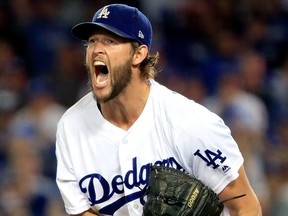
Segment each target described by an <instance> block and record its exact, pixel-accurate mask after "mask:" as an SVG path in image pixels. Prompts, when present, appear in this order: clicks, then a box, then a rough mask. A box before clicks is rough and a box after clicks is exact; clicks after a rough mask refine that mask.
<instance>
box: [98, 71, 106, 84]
mask: <svg viewBox="0 0 288 216" xmlns="http://www.w3.org/2000/svg"><path fill="white" fill-rule="evenodd" d="M107 81H108V74H103V73H100V74H98V76H97V78H96V83H97V84H98V85H100V86H104V85H106V83H107Z"/></svg>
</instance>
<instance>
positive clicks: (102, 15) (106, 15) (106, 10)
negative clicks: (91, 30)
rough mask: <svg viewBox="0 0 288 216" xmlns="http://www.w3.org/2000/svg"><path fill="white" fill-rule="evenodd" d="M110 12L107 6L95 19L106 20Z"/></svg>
mask: <svg viewBox="0 0 288 216" xmlns="http://www.w3.org/2000/svg"><path fill="white" fill-rule="evenodd" d="M109 14H110V11H109V10H108V6H105V7H104V8H103V9H102V11H101V12H100V13H99V14H98V16H97V19H99V18H104V19H107V18H108V15H109Z"/></svg>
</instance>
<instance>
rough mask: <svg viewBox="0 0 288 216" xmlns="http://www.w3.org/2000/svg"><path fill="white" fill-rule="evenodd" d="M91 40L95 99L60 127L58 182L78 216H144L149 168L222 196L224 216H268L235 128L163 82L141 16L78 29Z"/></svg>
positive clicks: (117, 12)
mask: <svg viewBox="0 0 288 216" xmlns="http://www.w3.org/2000/svg"><path fill="white" fill-rule="evenodd" d="M72 33H73V35H74V36H75V37H76V38H78V39H81V40H84V41H86V45H87V47H86V66H87V70H88V74H89V81H90V86H91V92H90V93H88V94H87V95H85V96H84V97H83V98H82V99H80V100H79V101H78V102H77V103H76V104H75V105H74V106H72V107H71V108H70V109H69V110H67V112H66V113H65V114H64V115H63V117H62V118H61V120H60V121H59V124H58V129H57V141H56V155H57V160H58V163H57V184H58V187H59V189H60V192H61V195H62V198H63V200H64V203H65V209H66V211H67V213H68V214H69V215H83V216H89V215H115V216H127V215H131V216H137V215H139V216H140V215H142V213H143V205H144V203H145V190H144V188H145V186H146V185H147V182H148V177H149V167H150V165H151V164H153V165H164V166H167V167H173V168H176V169H178V170H185V171H186V172H188V173H189V174H190V175H191V176H194V177H196V178H197V179H200V180H201V181H203V182H204V183H205V184H206V185H208V186H209V187H210V188H212V189H213V191H215V193H217V194H219V196H220V199H223V200H224V199H226V198H229V197H233V196H237V195H239V194H243V193H245V194H246V196H245V197H243V198H241V199H235V200H232V201H230V202H227V204H226V203H225V208H224V211H223V213H222V215H225V216H226V215H245V216H247V215H261V208H260V206H259V203H258V200H257V197H256V196H255V194H254V192H253V190H252V189H251V187H250V185H249V182H248V180H247V178H246V174H245V171H244V168H243V157H242V155H241V153H240V151H239V149H238V146H237V144H236V143H235V141H234V140H233V138H232V137H231V134H230V130H229V129H228V128H227V127H226V126H225V124H224V123H223V121H222V120H221V119H220V118H219V117H218V116H217V115H215V114H214V113H212V112H210V111H209V110H207V109H206V108H204V107H203V106H201V105H199V104H197V103H195V102H193V101H191V100H188V99H187V98H185V97H184V96H182V95H180V94H177V93H175V92H173V91H171V90H169V89H167V88H166V87H164V86H162V85H161V84H159V83H158V82H156V81H155V80H154V78H155V75H156V70H155V68H154V65H155V64H156V62H157V59H158V53H156V54H155V55H151V54H150V50H151V40H152V27H151V24H150V22H149V20H148V19H147V17H146V16H145V15H144V14H143V13H141V12H140V11H139V10H138V9H136V8H134V7H130V6H127V5H123V4H112V5H107V6H105V7H103V8H101V9H99V10H98V11H97V12H96V13H95V15H94V17H93V19H92V21H91V22H83V23H80V24H78V25H76V26H74V27H73V29H72Z"/></svg>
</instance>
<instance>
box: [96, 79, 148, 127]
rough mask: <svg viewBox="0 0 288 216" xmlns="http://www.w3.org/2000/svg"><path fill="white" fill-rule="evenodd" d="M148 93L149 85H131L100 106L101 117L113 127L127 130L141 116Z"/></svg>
mask: <svg viewBox="0 0 288 216" xmlns="http://www.w3.org/2000/svg"><path fill="white" fill-rule="evenodd" d="M149 93H150V85H149V84H147V83H141V84H140V85H139V84H138V85H133V84H131V85H129V86H127V88H126V89H125V91H124V92H123V93H122V94H121V95H119V96H118V97H117V98H115V99H113V100H111V101H109V102H107V103H105V104H101V105H100V106H101V111H102V115H103V116H104V118H105V119H106V120H107V121H109V122H110V123H112V124H114V125H115V126H117V127H119V128H122V129H123V130H128V129H129V128H130V127H131V126H132V125H133V124H134V123H135V121H136V120H137V119H138V118H139V116H140V115H141V113H142V111H143V109H144V107H145V105H146V102H147V100H148V97H149Z"/></svg>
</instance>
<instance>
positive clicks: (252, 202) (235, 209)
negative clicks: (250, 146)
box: [219, 166, 262, 216]
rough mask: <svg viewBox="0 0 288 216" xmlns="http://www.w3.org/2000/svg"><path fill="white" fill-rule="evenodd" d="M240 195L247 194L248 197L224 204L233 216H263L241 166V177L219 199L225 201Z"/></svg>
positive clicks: (225, 189)
mask: <svg viewBox="0 0 288 216" xmlns="http://www.w3.org/2000/svg"><path fill="white" fill-rule="evenodd" d="M240 194H246V196H244V197H241V198H238V199H234V200H230V201H227V202H225V203H224V204H225V206H226V207H227V208H228V209H229V211H230V214H231V216H236V215H245V216H252V215H253V216H261V215H262V210H261V206H260V204H259V201H258V199H257V197H256V195H255V193H254V191H253V190H252V188H251V186H250V184H249V182H248V179H247V177H246V173H245V170H244V167H243V166H241V167H240V169H239V177H238V178H237V179H236V180H234V181H233V182H231V183H230V184H228V185H227V186H226V187H225V188H224V190H223V191H222V192H221V193H220V194H219V197H220V200H225V199H228V198H230V197H235V196H237V195H240Z"/></svg>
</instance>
